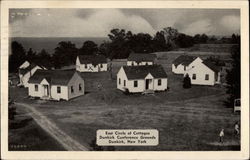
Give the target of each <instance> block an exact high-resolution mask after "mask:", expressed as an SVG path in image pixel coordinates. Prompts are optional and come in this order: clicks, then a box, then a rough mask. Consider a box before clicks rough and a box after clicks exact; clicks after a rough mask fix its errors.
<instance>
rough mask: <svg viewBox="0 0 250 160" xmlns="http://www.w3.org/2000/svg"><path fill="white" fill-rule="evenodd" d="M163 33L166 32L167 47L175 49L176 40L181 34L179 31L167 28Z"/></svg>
mask: <svg viewBox="0 0 250 160" xmlns="http://www.w3.org/2000/svg"><path fill="white" fill-rule="evenodd" d="M163 32H164V37H165V40H166V44H167V46H168V47H171V48H175V47H176V45H175V40H176V38H177V36H178V34H179V32H178V30H177V29H174V28H172V27H166V28H163Z"/></svg>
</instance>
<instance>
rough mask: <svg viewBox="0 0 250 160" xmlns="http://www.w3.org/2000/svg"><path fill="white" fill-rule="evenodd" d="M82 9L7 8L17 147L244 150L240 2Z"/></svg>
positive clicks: (11, 135)
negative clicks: (226, 5)
mask: <svg viewBox="0 0 250 160" xmlns="http://www.w3.org/2000/svg"><path fill="white" fill-rule="evenodd" d="M82 7H83V6H78V8H50V7H48V8H40V7H39V8H35V7H34V8H31V7H23V8H18V7H13V8H9V9H8V87H7V86H6V89H7V90H8V95H7V96H8V107H7V106H6V109H7V108H8V140H7V141H8V144H7V148H8V149H7V150H8V151H92V152H94V151H114V152H117V151H241V150H242V141H241V138H242V126H243V125H244V124H243V123H244V121H243V120H242V118H241V114H242V110H241V108H242V107H241V104H242V103H241V100H242V95H241V94H242V87H244V86H242V80H241V78H242V74H243V73H244V72H243V71H242V63H241V62H242V61H241V56H243V55H242V51H241V50H242V45H241V42H242V37H241V36H242V34H241V33H242V31H241V9H240V8H165V7H162V8H154V7H152V8H148V7H146V8H142V7H140V8H139V7H138V8H133V7H131V8H121V7H117V8H100V7H97V8H82ZM243 89H244V88H243ZM245 107H249V106H245Z"/></svg>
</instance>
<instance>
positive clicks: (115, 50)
mask: <svg viewBox="0 0 250 160" xmlns="http://www.w3.org/2000/svg"><path fill="white" fill-rule="evenodd" d="M108 37H109V41H104V42H103V43H102V44H100V45H99V46H98V45H97V44H96V43H95V42H93V41H85V42H84V43H83V45H82V46H81V47H80V48H77V47H76V45H75V44H74V43H72V42H70V41H61V42H59V43H58V45H57V47H56V48H55V49H54V53H53V54H52V55H51V54H49V53H48V52H47V51H46V50H45V49H43V50H41V51H40V52H38V53H36V52H34V51H33V50H32V48H30V49H29V50H28V51H27V52H26V51H25V49H24V48H23V46H22V44H20V43H18V42H16V41H14V42H12V43H11V55H10V58H9V71H10V72H16V71H17V69H18V67H19V66H20V65H21V64H22V63H23V62H24V61H25V60H29V61H31V62H34V63H37V64H42V65H43V66H45V67H47V68H52V67H53V68H60V67H62V66H67V65H71V64H74V63H75V59H76V57H77V55H92V54H102V55H104V56H105V57H107V58H109V59H111V60H112V59H122V58H127V57H128V56H129V54H130V53H152V52H160V51H169V50H174V49H177V48H187V47H192V46H193V45H194V44H199V43H237V42H238V41H239V36H238V35H235V34H233V35H232V37H230V38H225V37H224V38H221V39H217V38H216V37H214V36H212V37H209V36H207V35H206V34H201V35H200V34H197V35H194V36H190V35H186V34H184V33H180V32H178V30H177V29H174V28H171V27H167V28H164V29H163V30H161V31H158V32H156V34H155V35H154V36H151V35H150V34H148V33H137V34H134V33H132V32H131V31H126V30H124V29H112V30H111V31H110V33H109V34H108Z"/></svg>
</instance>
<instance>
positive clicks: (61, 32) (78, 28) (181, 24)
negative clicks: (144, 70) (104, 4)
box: [9, 8, 240, 37]
mask: <svg viewBox="0 0 250 160" xmlns="http://www.w3.org/2000/svg"><path fill="white" fill-rule="evenodd" d="M9 23H10V25H9V27H10V36H11V37H107V35H108V34H109V32H110V30H111V29H113V28H119V29H125V30H126V31H132V32H133V33H140V32H143V33H149V34H151V35H152V36H153V35H155V33H156V32H157V31H160V30H162V29H163V28H165V27H173V28H175V29H177V30H178V31H179V32H181V33H185V34H188V35H192V36H193V35H195V34H202V33H205V34H207V35H219V36H229V35H232V34H233V33H236V34H240V10H239V9H166V8H162V9H115V8H112V9H10V12H9Z"/></svg>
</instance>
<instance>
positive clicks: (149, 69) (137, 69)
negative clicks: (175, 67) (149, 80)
mask: <svg viewBox="0 0 250 160" xmlns="http://www.w3.org/2000/svg"><path fill="white" fill-rule="evenodd" d="M123 69H124V71H125V73H126V75H127V78H128V79H129V80H132V79H144V78H145V77H146V76H147V75H148V74H149V73H150V74H151V75H152V76H153V77H154V78H167V74H166V72H165V70H164V69H163V67H162V66H161V65H145V66H123Z"/></svg>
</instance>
